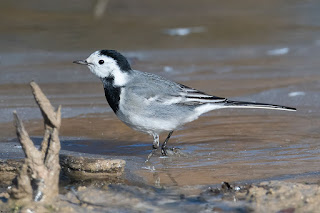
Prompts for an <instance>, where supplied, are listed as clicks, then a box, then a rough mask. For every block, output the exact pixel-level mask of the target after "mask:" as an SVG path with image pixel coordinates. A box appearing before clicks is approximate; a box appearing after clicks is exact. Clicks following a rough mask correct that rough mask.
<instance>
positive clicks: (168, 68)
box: [163, 66, 173, 72]
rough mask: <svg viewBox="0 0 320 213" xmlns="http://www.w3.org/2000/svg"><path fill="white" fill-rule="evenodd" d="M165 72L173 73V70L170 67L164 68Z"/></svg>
mask: <svg viewBox="0 0 320 213" xmlns="http://www.w3.org/2000/svg"><path fill="white" fill-rule="evenodd" d="M163 71H165V72H173V68H172V67H170V66H164V67H163Z"/></svg>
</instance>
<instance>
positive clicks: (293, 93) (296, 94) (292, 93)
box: [288, 91, 306, 97]
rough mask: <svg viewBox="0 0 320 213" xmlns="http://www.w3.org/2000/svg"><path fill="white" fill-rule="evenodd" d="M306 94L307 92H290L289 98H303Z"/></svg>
mask: <svg viewBox="0 0 320 213" xmlns="http://www.w3.org/2000/svg"><path fill="white" fill-rule="evenodd" d="M305 94H306V93H305V92H302V91H296V92H290V93H289V94H288V96H289V97H295V96H303V95H305Z"/></svg>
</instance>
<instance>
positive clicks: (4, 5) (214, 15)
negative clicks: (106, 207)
mask: <svg viewBox="0 0 320 213" xmlns="http://www.w3.org/2000/svg"><path fill="white" fill-rule="evenodd" d="M73 3H74V2H73ZM73 3H72V4H71V2H69V3H65V2H64V3H63V4H62V1H58V3H55V4H51V5H46V4H44V3H41V2H40V1H39V2H38V1H28V3H27V1H19V5H18V6H17V4H16V3H15V1H1V3H0V5H1V7H0V14H1V19H0V23H1V25H0V26H1V27H0V32H1V33H0V38H1V39H0V44H1V47H2V48H1V50H0V51H1V52H0V56H1V57H0V75H1V78H0V114H1V117H0V122H1V123H0V138H1V141H3V142H6V141H12V139H13V138H15V133H14V129H13V125H12V111H13V110H17V111H18V113H19V115H20V116H21V118H22V119H23V120H24V121H25V122H26V123H27V129H28V131H29V134H30V135H32V136H41V134H42V126H41V125H42V121H41V120H40V119H41V114H40V112H39V110H38V108H37V107H36V105H35V103H34V101H33V99H32V95H31V91H30V89H29V87H28V82H30V81H31V80H35V81H36V82H37V83H39V84H40V86H41V88H42V89H43V91H44V92H45V94H47V95H48V98H49V99H50V100H51V102H52V103H53V105H55V106H58V105H59V104H61V105H62V107H63V108H62V116H63V122H62V123H63V126H62V129H61V135H62V136H63V137H62V145H63V146H62V147H63V149H68V150H76V151H79V152H88V153H98V154H105V155H111V156H113V157H114V156H117V157H121V158H125V159H127V160H129V161H128V162H129V166H128V168H127V169H128V170H129V173H132V174H134V178H133V177H132V178H133V180H132V181H138V179H139V177H142V178H143V181H145V182H146V183H148V184H151V185H164V186H167V185H169V186H172V185H178V186H187V185H199V184H215V183H220V182H221V181H230V182H231V181H246V180H260V179H272V178H274V179H281V178H282V177H287V178H295V177H296V178H303V177H308V178H314V177H319V171H320V167H319V160H320V153H319V152H320V151H319V150H320V145H319V138H320V121H319V117H320V114H319V112H320V109H319V106H320V93H319V91H320V86H319V85H320V84H319V82H320V74H319V68H320V62H319V56H320V25H319V23H320V15H319V12H318V11H319V9H320V3H319V2H317V1H304V2H301V1H290V3H288V2H287V1H265V3H260V2H259V3H257V2H255V1H250V0H247V1H242V3H241V5H239V4H238V3H237V1H233V2H230V4H225V3H221V2H214V3H212V1H204V0H203V1H201V4H200V3H199V4H197V5H196V7H195V6H194V3H193V1H183V4H181V1H177V0H175V1H172V8H171V7H167V5H165V4H164V3H156V2H153V3H150V2H149V1H145V2H144V1H141V2H140V3H137V2H135V3H131V2H130V1H128V2H125V1H110V3H109V4H108V7H107V10H106V12H105V14H104V15H103V16H102V17H100V18H97V17H96V18H95V17H94V15H93V8H94V5H93V4H91V3H90V2H86V1H83V2H82V1H79V2H77V5H74V4H73ZM174 6H179V8H180V9H179V11H177V10H175V9H173V8H174ZM179 27H187V28H188V27H201V29H202V30H200V31H199V32H196V31H195V32H191V33H190V34H188V35H185V36H179V35H175V36H171V35H168V34H167V33H166V32H167V31H166V30H168V29H174V28H179ZM196 29H197V28H196ZM101 48H110V49H119V50H122V52H123V53H124V54H125V55H126V56H128V57H129V58H130V62H131V64H132V67H134V68H135V69H139V70H144V71H148V72H152V73H156V74H159V75H162V76H165V77H167V78H169V79H171V80H174V81H178V82H180V83H183V84H185V85H189V86H191V87H194V88H197V89H199V90H202V91H205V92H207V93H209V94H213V95H216V96H222V97H228V98H231V99H234V100H244V101H257V102H266V103H272V104H278V105H287V106H291V107H296V108H297V109H298V111H297V112H285V111H268V110H251V109H250V110H249V109H248V110H240V109H237V110H236V109H234V110H231V109H230V110H219V111H214V112H210V113H207V114H205V115H204V116H202V117H201V118H200V119H199V120H197V121H194V122H192V123H190V124H187V125H186V126H184V127H183V128H182V129H180V130H178V131H175V132H174V135H173V137H172V138H171V140H170V142H169V145H171V146H175V147H178V148H180V149H181V152H182V153H183V156H180V157H169V158H162V157H160V156H159V155H157V156H155V157H153V158H152V160H151V165H148V164H145V163H144V160H145V158H146V156H147V154H148V153H149V151H150V149H151V141H152V138H151V137H149V136H147V135H143V134H141V133H137V132H135V131H133V130H131V129H130V128H128V127H126V126H125V125H124V124H122V123H121V122H120V121H119V120H117V118H116V117H115V116H114V114H113V112H112V111H111V109H110V108H109V106H108V104H107V102H106V101H105V98H104V93H103V89H102V85H101V83H100V82H99V80H98V79H96V78H95V77H94V76H93V75H92V74H91V73H90V72H89V71H88V69H87V68H85V67H81V66H76V65H74V64H72V63H71V62H72V61H73V60H77V59H83V58H85V57H87V56H88V55H89V54H90V53H91V52H92V51H94V50H96V49H101ZM165 137H166V135H161V139H162V141H163V140H164V138H165ZM13 140H14V139H13Z"/></svg>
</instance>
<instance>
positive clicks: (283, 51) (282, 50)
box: [267, 47, 290, 55]
mask: <svg viewBox="0 0 320 213" xmlns="http://www.w3.org/2000/svg"><path fill="white" fill-rule="evenodd" d="M289 50H290V49H289V48H288V47H285V48H280V49H273V50H268V51H267V55H285V54H288V53H289Z"/></svg>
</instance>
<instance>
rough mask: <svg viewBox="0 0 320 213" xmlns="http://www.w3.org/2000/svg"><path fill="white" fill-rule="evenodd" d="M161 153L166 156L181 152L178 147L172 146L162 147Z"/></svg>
mask: <svg viewBox="0 0 320 213" xmlns="http://www.w3.org/2000/svg"><path fill="white" fill-rule="evenodd" d="M161 154H162V156H168V155H169V156H172V155H176V154H181V151H180V148H176V147H172V148H168V147H162V148H161Z"/></svg>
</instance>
